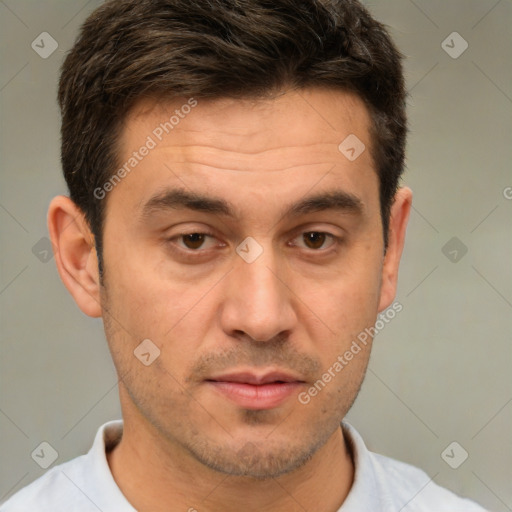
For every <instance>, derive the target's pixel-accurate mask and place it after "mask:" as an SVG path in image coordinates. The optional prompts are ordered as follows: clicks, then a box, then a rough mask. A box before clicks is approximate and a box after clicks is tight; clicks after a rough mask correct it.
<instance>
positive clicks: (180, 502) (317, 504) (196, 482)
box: [107, 418, 354, 512]
mask: <svg viewBox="0 0 512 512" xmlns="http://www.w3.org/2000/svg"><path fill="white" fill-rule="evenodd" d="M135 427H136V428H135ZM107 459H108V463H109V466H110V469H111V471H112V474H113V477H114V479H115V481H116V483H117V484H118V486H119V488H120V489H121V491H122V492H123V494H124V495H125V496H126V498H127V499H128V501H129V502H130V503H131V504H132V506H133V507H134V508H136V509H137V510H138V511H139V512H146V511H152V512H160V511H164V510H165V511H166V512H174V511H185V510H186V511H189V512H193V511H194V510H196V511H197V512H216V511H219V510H222V511H223V512H235V511H236V512H239V510H240V507H241V504H243V509H244V510H246V511H248V512H256V511H262V510H264V511H265V512H277V511H287V512H295V511H297V512H299V511H303V510H318V511H322V512H336V511H337V510H338V509H339V507H340V506H341V504H342V503H343V501H344V500H345V498H346V496H347V495H348V492H349V490H350V487H351V485H352V481H353V475H354V467H353V462H352V458H351V454H350V452H349V449H348V448H347V444H346V442H345V440H344V437H343V432H342V430H341V428H339V429H337V430H336V432H334V434H333V435H332V436H331V437H330V438H329V440H328V441H327V443H326V444H325V445H324V446H322V447H321V448H320V449H319V450H318V451H317V452H316V453H315V454H314V455H313V457H312V458H311V459H310V460H309V461H308V462H307V463H306V464H304V465H303V466H302V467H300V468H299V469H297V470H295V471H293V472H292V473H289V474H286V475H282V476H280V477H278V478H271V479H268V480H258V479H254V478H248V477H239V476H230V475H226V474H223V473H219V472H216V471H214V470H211V469H209V468H207V467H205V466H203V465H202V464H201V463H199V462H198V461H197V460H195V459H194V458H193V457H192V456H191V455H190V454H189V453H188V452H186V451H185V450H184V449H183V448H181V447H179V446H176V445H174V444H173V443H170V442H169V441H168V440H166V439H162V437H161V436H160V435H159V434H158V433H157V432H155V431H153V432H151V428H150V427H148V428H147V429H144V428H142V429H141V428H140V425H137V424H136V423H135V424H133V423H131V422H130V421H127V420H126V418H125V427H124V431H123V437H122V440H121V442H120V443H119V444H118V446H117V447H116V448H115V449H114V450H113V451H112V452H110V453H109V454H107Z"/></svg>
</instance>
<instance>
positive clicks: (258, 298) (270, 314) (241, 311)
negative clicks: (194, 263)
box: [220, 249, 297, 342]
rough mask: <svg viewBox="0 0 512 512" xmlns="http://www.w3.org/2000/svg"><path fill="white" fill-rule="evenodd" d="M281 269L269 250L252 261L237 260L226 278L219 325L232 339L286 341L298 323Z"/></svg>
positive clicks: (292, 300)
mask: <svg viewBox="0 0 512 512" xmlns="http://www.w3.org/2000/svg"><path fill="white" fill-rule="evenodd" d="M286 281H287V279H286V275H285V273H284V271H283V267H282V266H281V267H279V266H278V265H277V264H276V259H275V257H274V255H273V254H272V251H271V249H264V250H263V253H262V254H261V255H260V256H259V257H258V258H257V259H256V260H255V261H253V262H251V263H248V262H247V261H244V260H243V259H242V258H241V257H238V256H237V257H236V258H235V262H234V268H233V270H232V271H231V272H230V273H229V274H228V275H227V276H226V280H225V283H224V284H225V286H226V289H225V294H224V300H223V303H222V305H221V308H220V322H221V325H222V329H223V330H224V332H225V333H226V334H228V335H229V336H232V337H237V338H240V337H243V335H246V336H249V337H250V338H251V339H252V340H254V341H259V342H265V341H271V340H275V339H276V338H278V337H282V338H287V337H288V336H289V334H290V332H291V331H292V329H293V328H294V327H295V325H296V322H297V317H296V313H295V310H294V307H293V303H294V292H293V290H292V289H291V287H290V286H289V285H288V284H287V282H286Z"/></svg>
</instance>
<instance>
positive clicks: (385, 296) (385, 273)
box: [379, 187, 412, 312]
mask: <svg viewBox="0 0 512 512" xmlns="http://www.w3.org/2000/svg"><path fill="white" fill-rule="evenodd" d="M411 205H412V191H411V189H410V188H408V187H402V188H400V189H398V191H397V193H396V194H395V200H394V203H393V206H392V207H391V215H390V219H389V239H388V248H387V251H386V255H385V257H384V263H383V266H382V280H381V291H380V303H379V312H381V311H383V310H384V309H386V308H387V307H389V306H390V305H391V303H392V302H393V299H394V298H395V295H396V287H397V281H398V268H399V265H400V258H401V256H402V250H403V248H404V243H405V232H406V229H407V222H408V220H409V214H410V212H411Z"/></svg>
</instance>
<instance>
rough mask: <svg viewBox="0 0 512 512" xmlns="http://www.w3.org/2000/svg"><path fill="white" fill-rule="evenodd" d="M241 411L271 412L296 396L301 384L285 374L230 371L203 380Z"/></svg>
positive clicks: (300, 380)
mask: <svg viewBox="0 0 512 512" xmlns="http://www.w3.org/2000/svg"><path fill="white" fill-rule="evenodd" d="M204 382H205V383H206V384H207V385H209V386H211V387H212V389H213V390H215V391H216V392H218V393H220V394H221V395H222V396H223V397H225V398H227V399H228V400H230V401H231V402H234V403H235V404H236V405H238V406H240V407H242V408H244V409H252V410H262V409H273V408H275V407H278V406H279V405H281V404H282V403H283V402H285V401H286V400H287V399H288V398H290V397H291V396H292V395H294V394H296V393H298V391H299V389H300V388H301V387H302V386H303V385H304V384H305V381H304V380H302V379H300V378H299V377H297V376H294V375H292V374H290V373H287V372H280V371H277V372H276V371H270V372H264V373H259V374H257V373H253V372H234V373H227V374H223V375H218V376H215V377H211V378H209V379H206V380H205V381H204Z"/></svg>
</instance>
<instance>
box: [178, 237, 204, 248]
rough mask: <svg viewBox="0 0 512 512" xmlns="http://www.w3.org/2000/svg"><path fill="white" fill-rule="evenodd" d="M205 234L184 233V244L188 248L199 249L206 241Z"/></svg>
mask: <svg viewBox="0 0 512 512" xmlns="http://www.w3.org/2000/svg"><path fill="white" fill-rule="evenodd" d="M205 236H206V235H204V234H203V233H190V234H189V235H182V239H183V244H184V245H185V247H186V248H187V249H199V248H200V247H201V246H202V245H203V243H204V239H205Z"/></svg>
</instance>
